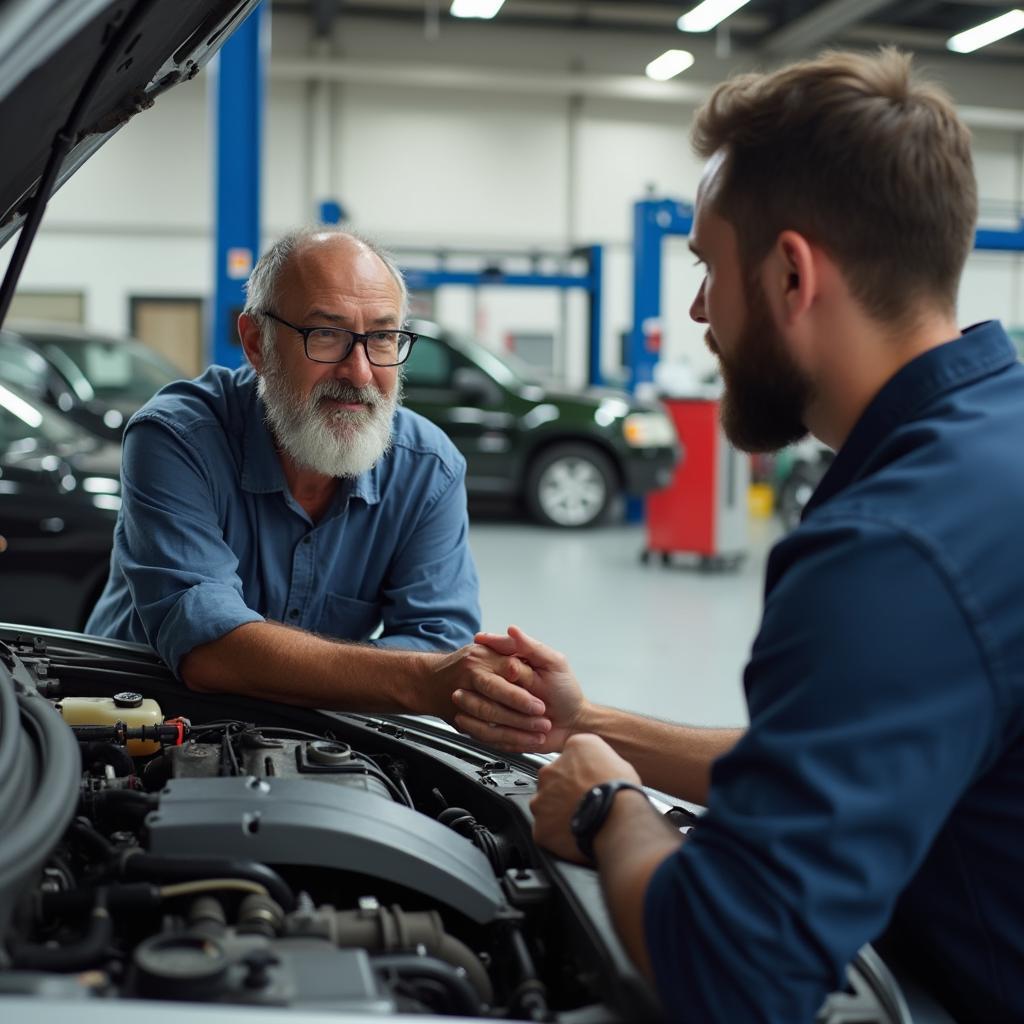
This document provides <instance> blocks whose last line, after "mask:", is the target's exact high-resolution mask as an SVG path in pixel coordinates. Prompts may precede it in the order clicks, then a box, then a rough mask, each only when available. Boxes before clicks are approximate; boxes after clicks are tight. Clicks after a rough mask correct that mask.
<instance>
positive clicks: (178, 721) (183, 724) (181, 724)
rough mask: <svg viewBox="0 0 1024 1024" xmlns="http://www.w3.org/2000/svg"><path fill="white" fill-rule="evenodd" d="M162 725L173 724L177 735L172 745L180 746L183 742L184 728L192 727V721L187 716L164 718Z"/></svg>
mask: <svg viewBox="0 0 1024 1024" xmlns="http://www.w3.org/2000/svg"><path fill="white" fill-rule="evenodd" d="M164 725H173V726H176V727H177V729H178V735H177V736H176V737H175V740H174V745H175V746H176V747H180V746H181V745H182V744H183V743H184V742H185V730H186V729H191V728H192V723H191V722H190V721H189V720H188V719H187V718H181V717H180V716H179V717H178V718H168V719H166V720H165V722H164Z"/></svg>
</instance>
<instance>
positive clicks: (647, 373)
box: [626, 199, 693, 523]
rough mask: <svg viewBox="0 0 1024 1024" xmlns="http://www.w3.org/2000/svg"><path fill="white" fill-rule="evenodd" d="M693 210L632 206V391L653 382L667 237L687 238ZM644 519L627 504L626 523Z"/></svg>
mask: <svg viewBox="0 0 1024 1024" xmlns="http://www.w3.org/2000/svg"><path fill="white" fill-rule="evenodd" d="M691 227H693V209H692V208H691V207H689V206H687V205H686V204H685V203H680V202H677V201H676V200H674V199H641V200H640V201H639V202H636V203H634V204H633V329H632V330H631V331H630V334H629V346H628V349H629V350H628V352H627V353H626V360H627V368H628V370H629V387H630V390H632V391H636V389H637V385H638V384H650V383H651V382H653V380H654V367H655V366H656V365H657V364H658V359H659V358H660V356H661V336H662V329H661V266H662V242H663V241H664V239H665V236H666V235H688V234H689V233H690V228H691ZM643 518H644V502H643V499H642V498H636V497H631V498H629V499H628V501H627V502H626V520H627V522H630V523H639V522H641V521H642V520H643Z"/></svg>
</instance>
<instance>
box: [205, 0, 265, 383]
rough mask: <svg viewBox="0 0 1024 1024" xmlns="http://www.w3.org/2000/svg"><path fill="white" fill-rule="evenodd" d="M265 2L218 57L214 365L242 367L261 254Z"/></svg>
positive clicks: (214, 98) (214, 104) (215, 79)
mask: <svg viewBox="0 0 1024 1024" xmlns="http://www.w3.org/2000/svg"><path fill="white" fill-rule="evenodd" d="M268 28H269V13H268V9H267V4H266V3H262V4H260V5H259V6H258V7H256V8H255V9H254V10H253V12H252V14H250V15H249V17H248V18H246V20H245V21H244V22H243V23H242V24H241V26H239V28H238V29H237V31H236V32H235V33H234V35H233V36H232V37H231V38H230V39H229V40H228V41H227V43H225V45H224V47H223V48H222V49H221V51H220V53H219V54H218V56H217V67H216V71H215V74H214V76H213V83H212V84H213V90H212V92H213V95H212V98H211V103H212V110H213V113H214V118H213V120H214V124H215V125H216V133H215V134H216V171H215V180H216V208H217V232H216V235H217V237H216V251H215V254H214V282H215V286H214V299H213V309H212V316H211V318H210V319H211V331H210V338H211V344H210V350H209V356H210V360H211V362H214V363H220V364H221V365H223V366H231V367H235V366H238V365H240V364H241V362H242V349H241V346H240V345H239V342H238V333H237V329H236V327H235V321H236V319H237V318H238V314H239V313H240V312H241V310H242V307H243V306H244V305H245V291H244V288H243V286H244V284H245V282H246V279H247V278H248V276H249V273H250V271H251V270H252V268H253V266H254V264H255V262H256V259H257V258H258V256H259V251H260V161H261V159H262V153H261V143H262V135H263V131H262V129H263V91H264V78H265V71H266V62H267V49H268Z"/></svg>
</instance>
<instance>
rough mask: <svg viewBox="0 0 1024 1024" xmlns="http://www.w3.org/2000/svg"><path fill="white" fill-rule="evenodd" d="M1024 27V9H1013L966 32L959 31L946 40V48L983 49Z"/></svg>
mask: <svg viewBox="0 0 1024 1024" xmlns="http://www.w3.org/2000/svg"><path fill="white" fill-rule="evenodd" d="M1022 28H1024V11H1021V10H1013V11H1010V12H1009V13H1008V14H1001V15H1000V16H999V17H998V18H993V19H992V20H991V21H986V22H985V23H984V24H982V25H976V26H975V27H974V28H969V29H968V30H967V31H966V32H959V33H957V34H956V35H955V36H953V37H952V39H947V40H946V49H948V50H953V51H954V52H955V53H970V52H971V51H972V50H978V49H981V47H983V46H988V44H989V43H994V42H995V41H996V40H997V39H1002V38H1004V37H1005V36H1009V35H1012V34H1013V33H1014V32H1019V31H1020V30H1021V29H1022Z"/></svg>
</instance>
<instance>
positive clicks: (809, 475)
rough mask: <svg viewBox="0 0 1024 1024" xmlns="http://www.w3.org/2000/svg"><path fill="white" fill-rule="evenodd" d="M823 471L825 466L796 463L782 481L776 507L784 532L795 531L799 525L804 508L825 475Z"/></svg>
mask: <svg viewBox="0 0 1024 1024" xmlns="http://www.w3.org/2000/svg"><path fill="white" fill-rule="evenodd" d="M825 469H826V467H825V466H820V467H819V466H812V465H810V464H808V463H797V465H795V466H794V467H793V469H792V471H791V472H790V474H789V476H787V477H786V479H785V480H784V481H783V483H782V486H781V487H780V488H779V496H778V499H777V503H776V507H777V509H778V513H779V518H780V519H781V520H782V525H783V526H784V527H785V528H786V530H795V529H796V528H797V527H798V526H799V525H800V516H801V515H802V513H803V510H804V506H805V505H806V504H807V502H808V501H810V500H811V495H812V494H813V493H814V489H815V488H816V487H817V486H818V482H819V481H820V480H821V478H822V477H823V476H824V475H825Z"/></svg>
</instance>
